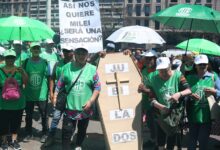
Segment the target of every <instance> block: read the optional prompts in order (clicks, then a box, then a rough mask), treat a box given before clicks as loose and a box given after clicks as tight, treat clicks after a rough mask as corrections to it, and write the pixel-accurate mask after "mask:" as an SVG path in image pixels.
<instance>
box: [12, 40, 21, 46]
mask: <svg viewBox="0 0 220 150" xmlns="http://www.w3.org/2000/svg"><path fill="white" fill-rule="evenodd" d="M13 44H20V45H22V41H19V40H14V41H13Z"/></svg>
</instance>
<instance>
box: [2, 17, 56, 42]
mask: <svg viewBox="0 0 220 150" xmlns="http://www.w3.org/2000/svg"><path fill="white" fill-rule="evenodd" d="M54 34H55V33H54V31H53V30H52V29H51V28H49V27H48V26H47V25H46V24H44V23H43V22H41V21H39V20H35V19H31V18H28V17H17V16H11V17H7V18H1V19H0V39H1V40H22V41H39V40H42V39H52V37H53V35H54Z"/></svg>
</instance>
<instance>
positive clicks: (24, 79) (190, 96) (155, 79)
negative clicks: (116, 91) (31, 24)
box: [0, 40, 220, 150]
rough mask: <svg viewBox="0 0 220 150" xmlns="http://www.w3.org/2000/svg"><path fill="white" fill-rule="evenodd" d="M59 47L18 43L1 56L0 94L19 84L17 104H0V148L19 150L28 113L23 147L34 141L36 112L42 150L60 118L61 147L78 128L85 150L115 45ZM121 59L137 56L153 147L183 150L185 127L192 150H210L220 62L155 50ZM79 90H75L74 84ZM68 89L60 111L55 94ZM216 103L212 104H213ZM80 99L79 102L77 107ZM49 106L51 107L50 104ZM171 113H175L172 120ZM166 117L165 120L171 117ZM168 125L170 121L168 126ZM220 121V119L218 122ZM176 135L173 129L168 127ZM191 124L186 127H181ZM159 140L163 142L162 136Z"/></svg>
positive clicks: (0, 100) (79, 142)
mask: <svg viewBox="0 0 220 150" xmlns="http://www.w3.org/2000/svg"><path fill="white" fill-rule="evenodd" d="M61 47H62V49H60V47H59V46H55V44H54V42H53V40H45V41H44V42H43V43H38V42H23V43H22V42H21V41H13V43H12V47H10V48H9V47H6V49H7V50H3V49H0V50H1V51H0V66H1V68H0V87H1V89H0V91H1V93H2V92H3V87H4V86H5V85H4V84H5V82H6V80H7V78H8V77H13V78H15V79H16V81H17V82H18V85H19V88H20V93H21V95H20V97H19V98H18V99H16V100H11V101H9V100H8V101H6V100H5V99H4V98H3V97H2V96H1V97H0V118H1V124H0V136H1V138H2V139H1V148H2V149H3V150H7V149H8V147H9V146H11V147H13V149H15V150H19V149H22V148H21V146H20V145H19V142H18V138H17V137H18V131H19V130H20V127H21V121H22V116H23V114H25V133H24V137H23V140H24V141H30V140H32V139H33V126H32V120H33V111H34V107H35V106H38V110H39V113H40V116H41V119H42V122H41V123H42V136H41V139H40V141H41V142H42V143H43V144H44V146H50V145H51V144H52V143H53V142H54V135H55V134H56V129H57V125H58V123H59V121H60V119H61V117H62V115H63V116H64V119H63V124H62V147H63V149H65V150H68V149H71V146H70V143H71V137H72V134H73V133H74V131H75V129H76V126H77V128H78V131H77V140H76V143H75V149H76V150H81V149H82V148H81V146H82V143H83V140H84V138H85V135H86V129H87V127H88V123H89V118H90V117H91V116H92V115H93V104H94V103H95V100H96V99H97V97H98V94H99V92H101V85H100V80H99V76H98V73H97V72H96V67H95V65H97V64H98V60H99V59H100V57H104V56H105V55H106V53H111V52H118V51H117V50H116V48H115V45H114V44H113V43H108V44H107V46H106V51H102V52H99V53H97V54H93V55H89V53H88V50H87V49H86V48H77V49H75V50H73V48H71V47H69V46H68V45H62V46H61ZM123 52H124V54H126V55H127V54H128V55H132V56H133V58H134V60H135V63H136V64H137V66H138V68H139V70H140V71H141V73H142V78H143V83H140V85H139V87H138V89H137V90H138V92H139V93H142V112H143V124H147V126H148V128H149V129H150V130H149V131H150V138H149V139H148V143H144V145H143V146H145V144H146V145H148V144H152V145H154V146H155V148H157V149H159V150H162V149H165V146H166V149H168V150H172V149H174V146H175V145H177V147H178V148H179V149H181V139H179V138H178V137H179V135H178V133H179V131H180V130H182V129H183V126H181V125H182V124H181V123H182V121H183V120H187V128H189V141H188V144H187V145H188V146H187V147H188V149H189V150H194V149H196V147H197V146H199V149H201V150H203V149H204V150H205V149H208V148H207V141H208V139H209V136H210V134H211V130H212V124H213V120H212V118H211V115H210V108H209V103H208V99H209V98H210V97H211V96H213V97H214V99H215V100H216V101H218V99H219V96H220V80H219V73H220V70H219V69H220V68H219V67H220V58H218V57H215V56H207V55H205V54H193V53H192V54H187V55H184V54H183V55H177V56H174V55H171V56H169V57H167V56H166V55H165V54H163V53H159V52H157V51H155V50H153V49H148V50H144V49H142V48H136V49H134V50H132V49H131V48H126V49H125V50H123ZM74 80H76V83H77V84H75V85H74V86H73V87H71V85H72V83H73V82H74ZM63 88H65V89H66V90H68V89H70V91H71V94H69V95H68V97H67V104H66V109H65V110H59V109H56V107H55V106H56V102H57V94H58V93H59V91H60V90H62V89H63ZM213 97H212V98H213ZM73 99H77V101H73ZM48 100H49V101H48ZM48 103H51V104H52V106H53V107H54V112H53V118H52V121H51V124H50V126H49V124H48ZM170 114H175V115H174V118H172V117H170ZM167 116H168V117H167ZM165 119H167V120H165ZM219 119H220V118H219ZM171 123H172V124H173V126H172V128H169V127H170V126H169V125H170V124H171ZM184 123H186V122H184ZM158 135H159V136H158Z"/></svg>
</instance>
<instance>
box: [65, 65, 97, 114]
mask: <svg viewBox="0 0 220 150" xmlns="http://www.w3.org/2000/svg"><path fill="white" fill-rule="evenodd" d="M81 69H82V68H79V67H76V65H75V63H74V62H70V63H68V64H66V65H65V66H64V67H63V72H62V76H63V80H64V83H65V88H66V90H67V89H69V88H70V86H71V84H72V82H73V81H74V80H75V79H76V78H77V76H78V75H79V73H80V71H81ZM95 74H96V67H95V66H93V65H91V64H89V63H87V64H86V66H85V67H84V69H83V72H82V74H81V75H80V77H79V79H78V80H77V82H76V84H75V85H74V87H73V88H72V89H71V91H70V93H69V95H68V96H67V105H66V108H67V109H68V110H78V111H82V110H83V108H82V107H83V106H84V105H85V104H86V102H87V101H88V100H89V99H90V98H91V96H92V93H93V88H94V80H93V77H94V76H95Z"/></svg>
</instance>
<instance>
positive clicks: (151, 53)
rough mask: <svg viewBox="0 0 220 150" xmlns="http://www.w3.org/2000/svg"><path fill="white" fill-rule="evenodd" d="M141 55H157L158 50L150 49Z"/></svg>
mask: <svg viewBox="0 0 220 150" xmlns="http://www.w3.org/2000/svg"><path fill="white" fill-rule="evenodd" d="M141 56H143V57H157V52H156V51H155V50H153V49H150V50H148V51H146V52H143V53H142V54H141Z"/></svg>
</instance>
